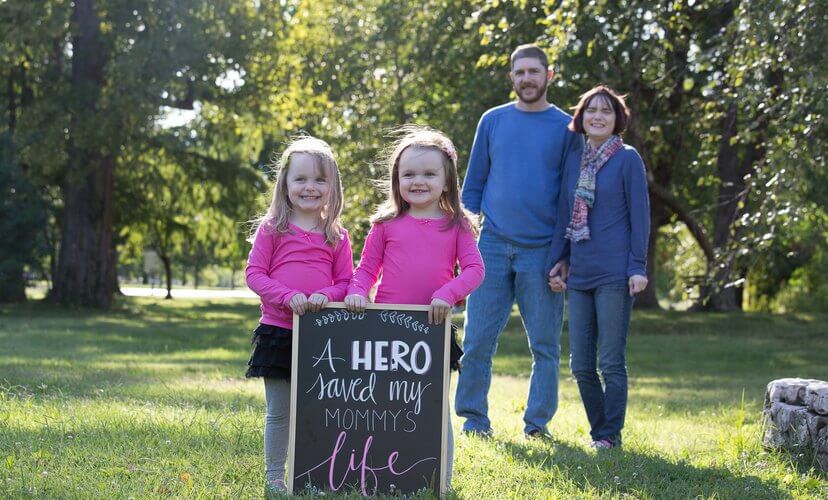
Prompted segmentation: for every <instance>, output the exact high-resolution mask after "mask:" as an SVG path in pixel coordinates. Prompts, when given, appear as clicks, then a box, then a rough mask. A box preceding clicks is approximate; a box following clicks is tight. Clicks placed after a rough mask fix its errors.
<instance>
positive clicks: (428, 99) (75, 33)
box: [0, 0, 828, 312]
mask: <svg viewBox="0 0 828 500" xmlns="http://www.w3.org/2000/svg"><path fill="white" fill-rule="evenodd" d="M826 16H828V4H826V3H825V2H820V1H784V0H774V1H769V0H758V1H751V2H747V1H741V2H740V1H710V2H701V1H693V0H687V1H668V2H661V1H621V2H615V1H600V0H595V1H591V2H583V1H577V0H559V1H528V0H527V1H517V2H502V1H498V0H488V1H462V0H457V1H445V0H440V1H431V0H427V1H418V2H408V1H387V0H367V1H359V2H350V1H344V2H343V1H333V0H317V1H314V2H306V1H301V0H285V1H280V2H269V1H236V0H211V1H209V2H208V1H201V0H192V1H188V2H180V1H173V0H153V1H149V0H132V1H126V0H98V1H93V0H77V1H74V2H70V1H68V0H46V1H41V2H28V1H22V0H2V1H0V26H2V30H0V117H2V121H0V189H2V193H3V202H2V206H0V210H2V213H1V214H0V221H1V222H0V240H2V244H0V277H2V279H0V300H2V301H20V300H24V299H25V287H26V283H27V281H29V280H33V279H34V280H41V281H45V282H46V283H47V286H48V299H49V300H51V301H54V302H57V303H61V304H66V305H83V306H93V307H102V308H107V307H109V306H110V305H111V304H112V301H113V297H114V295H115V294H117V292H118V278H119V277H120V278H121V280H122V281H123V280H139V279H143V280H144V281H146V280H148V279H150V278H153V277H156V278H161V279H163V280H165V281H167V282H172V280H173V279H174V280H175V281H176V283H183V284H188V285H195V286H199V285H206V284H209V285H217V284H221V285H229V286H232V285H234V284H239V283H241V282H242V281H241V273H238V272H237V271H238V270H240V269H242V267H243V262H244V258H245V256H246V253H247V249H248V247H247V244H246V243H245V242H244V236H245V227H244V225H243V222H244V221H247V220H249V219H250V218H252V217H253V216H254V214H256V212H257V211H259V210H261V209H262V208H263V207H264V201H263V200H264V197H265V193H266V192H267V190H268V189H269V187H270V184H271V183H272V182H271V180H272V174H271V173H270V172H269V165H270V160H271V159H272V157H273V154H274V152H277V151H279V150H280V149H281V148H282V147H283V145H284V143H285V142H286V141H287V140H288V138H289V137H290V136H291V135H292V134H295V133H297V132H300V131H306V132H309V133H311V134H314V135H317V136H319V137H321V138H323V139H325V140H327V141H329V142H330V143H331V144H332V145H333V146H334V149H335V151H336V152H337V154H338V157H339V163H340V165H341V166H342V170H343V180H344V185H345V191H346V203H345V215H344V220H345V224H346V226H347V227H348V228H349V229H350V230H351V232H352V234H353V239H354V242H355V243H356V245H357V248H356V250H357V251H358V250H359V248H360V246H361V241H362V238H363V236H364V234H365V232H366V230H367V218H368V215H369V213H370V212H371V211H372V210H373V207H374V206H375V204H376V203H377V202H378V201H379V199H380V193H378V192H376V191H375V190H374V188H373V187H372V184H371V183H370V181H371V180H373V179H377V178H379V177H381V176H382V174H383V172H382V170H381V168H379V167H378V166H377V165H376V163H375V162H374V160H375V158H376V155H377V153H378V151H379V150H380V148H381V147H382V145H383V144H384V143H386V137H385V133H386V132H387V130H388V128H389V127H393V126H396V125H399V124H402V123H406V122H417V123H426V124H429V125H431V126H433V127H436V128H439V129H441V130H444V131H445V132H447V133H448V134H449V135H450V136H451V137H452V138H453V139H454V141H455V142H456V143H457V145H458V149H459V151H460V154H461V161H460V164H461V167H463V168H464V166H465V160H466V158H467V154H468V150H469V148H470V145H471V141H472V139H473V136H474V129H475V125H476V123H477V120H478V119H479V117H480V115H481V113H482V112H483V111H484V110H486V109H487V108H489V107H491V106H493V105H496V104H499V103H502V102H505V101H506V100H507V99H508V98H509V97H508V96H509V92H510V87H509V83H508V79H507V75H506V72H507V71H508V60H507V57H508V54H509V53H510V51H511V50H513V49H514V47H515V46H517V45H518V44H519V43H523V42H527V41H537V42H538V43H540V44H541V45H543V46H544V47H545V48H547V49H548V51H549V53H550V55H551V56H552V60H553V61H554V65H553V67H554V69H555V70H556V76H555V79H554V80H553V81H552V82H551V85H550V90H549V95H550V99H551V100H552V101H553V102H554V103H556V104H558V105H559V106H560V107H562V108H569V107H570V106H572V105H573V104H574V103H575V102H576V101H577V97H578V95H579V94H580V93H581V92H583V91H584V90H586V89H588V88H590V87H592V86H593V85H594V84H596V83H599V82H604V83H607V84H609V85H611V86H613V87H615V88H616V89H618V90H619V91H621V92H624V93H627V94H628V95H629V97H628V99H629V102H630V104H631V107H632V109H633V111H634V116H633V120H632V124H631V127H630V129H629V131H628V132H627V134H626V137H625V139H626V142H628V143H631V144H632V145H634V146H635V147H636V148H638V150H639V151H640V152H641V154H642V156H643V158H644V160H645V163H646V165H647V168H648V174H649V177H650V197H651V205H652V222H653V224H652V234H651V237H650V242H651V245H650V249H649V265H650V267H649V269H648V273H649V277H650V283H652V284H653V286H650V287H649V288H648V291H647V292H646V293H645V294H644V296H642V297H641V299H640V300H639V301H638V305H639V306H640V307H658V306H659V300H660V303H661V306H662V307H665V306H670V305H672V304H676V303H679V302H684V304H685V305H687V304H691V303H692V304H694V305H695V307H697V308H700V309H715V310H735V309H743V308H744V309H751V310H769V311H777V312H781V311H792V310H797V311H809V310H810V311H814V310H825V309H828V283H826V280H825V279H824V276H825V275H826V274H828V243H826V234H827V233H826V212H825V201H826V199H828V197H826V185H828V182H826V181H828V172H826V169H825V168H824V167H825V145H824V142H825V139H826V137H828V134H826V124H825V111H826V109H825V108H826V105H827V104H826V103H827V102H828V100H827V99H825V95H826V83H827V82H828V75H826V68H828V65H826V60H825V59H826V55H825V50H824V47H825V46H826V43H828V32H826V30H825V29H824V26H825V20H826ZM516 196H520V194H519V193H516ZM150 250H151V251H152V252H151V253H150V252H149V251H150ZM147 255H151V256H155V257H157V260H158V262H159V264H158V266H154V267H153V266H148V269H145V267H147V266H145V265H144V263H145V260H147V259H145V256H147ZM356 255H358V252H357V253H356ZM151 274H152V275H155V274H158V276H150V275H151Z"/></svg>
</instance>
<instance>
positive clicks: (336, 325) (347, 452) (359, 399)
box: [287, 302, 451, 497]
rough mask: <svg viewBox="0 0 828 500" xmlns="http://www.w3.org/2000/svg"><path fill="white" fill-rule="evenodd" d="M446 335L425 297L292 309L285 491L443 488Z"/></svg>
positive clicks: (447, 329) (447, 322)
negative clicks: (416, 301)
mask: <svg viewBox="0 0 828 500" xmlns="http://www.w3.org/2000/svg"><path fill="white" fill-rule="evenodd" d="M450 339H451V321H450V317H449V318H446V319H445V322H444V323H441V324H438V325H429V324H428V306H412V305H399V304H369V305H368V307H367V308H366V311H365V312H364V313H351V312H349V311H347V310H346V309H345V308H344V304H343V303H341V302H334V303H330V304H329V305H328V306H327V307H326V308H325V309H323V310H321V311H319V312H316V313H312V312H307V313H305V314H304V315H303V316H301V317H300V316H298V315H296V314H294V315H293V359H292V372H291V386H290V438H289V444H288V482H287V486H288V491H289V492H294V493H299V492H303V491H308V490H309V491H319V490H323V491H324V490H330V491H354V492H360V493H361V494H362V495H365V496H373V495H375V494H396V493H413V492H416V491H420V490H423V489H425V490H431V491H433V492H434V493H435V494H436V495H440V496H441V497H442V496H443V495H444V493H445V491H446V451H447V430H448V427H447V425H448V411H449V405H448V392H449V341H450ZM438 422H439V428H435V427H436V425H437V423H438ZM438 431H439V432H438Z"/></svg>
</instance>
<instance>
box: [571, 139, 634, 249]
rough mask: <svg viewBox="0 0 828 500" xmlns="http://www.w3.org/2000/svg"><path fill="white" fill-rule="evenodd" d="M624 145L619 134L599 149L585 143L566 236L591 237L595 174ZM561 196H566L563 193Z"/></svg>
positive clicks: (583, 238) (580, 238)
mask: <svg viewBox="0 0 828 500" xmlns="http://www.w3.org/2000/svg"><path fill="white" fill-rule="evenodd" d="M623 147H624V142H623V141H621V137H620V136H617V135H612V136H610V138H609V139H607V140H606V141H604V143H603V144H601V145H600V146H598V149H595V148H592V147H591V146H590V145H589V142H587V143H586V144H584V152H583V154H582V155H581V168H580V171H581V174H580V176H579V177H578V186H577V187H576V188H575V204H574V206H573V207H572V219H571V220H570V221H569V226H567V228H566V237H567V238H568V239H569V240H571V241H574V242H578V241H583V240H588V239H589V226H588V225H587V218H588V216H589V209H590V208H592V205H593V203H595V176H596V175H597V174H598V171H599V170H601V167H603V166H604V164H605V163H606V162H607V161H608V160H609V159H610V158H612V155H614V154H615V153H617V152H618V151H619V150H620V149H621V148H623ZM561 196H566V195H565V194H563V193H562V194H561Z"/></svg>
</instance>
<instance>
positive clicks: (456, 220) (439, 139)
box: [371, 125, 477, 235]
mask: <svg viewBox="0 0 828 500" xmlns="http://www.w3.org/2000/svg"><path fill="white" fill-rule="evenodd" d="M392 135H397V136H399V138H398V139H397V140H396V141H394V143H393V144H391V146H390V147H389V148H388V150H387V151H388V153H387V154H386V157H387V158H386V160H385V163H386V164H387V167H388V178H387V179H385V180H384V181H382V185H383V186H384V188H385V189H386V190H387V192H388V199H387V200H386V201H385V203H383V204H382V205H381V206H380V207H379V208H378V209H377V211H376V212H375V213H374V215H373V216H372V217H371V223H372V224H375V223H378V222H385V221H388V220H391V219H394V218H396V217H399V216H400V215H403V214H404V213H406V212H408V210H409V209H410V208H411V206H410V205H409V204H408V202H407V201H405V200H404V199H403V197H402V194H401V193H400V172H399V171H400V156H402V154H403V151H405V150H406V149H407V148H409V147H417V148H424V149H433V150H436V151H438V152H440V153H442V155H441V156H442V159H443V168H444V169H445V174H446V188H447V189H446V191H444V192H443V194H442V195H441V196H440V209H441V210H443V211H444V212H446V213H448V214H449V216H450V218H449V221H448V223H447V224H446V226H445V227H444V229H446V230H448V229H451V228H452V227H454V226H457V225H463V226H465V227H467V228H468V229H469V230H470V231H472V233H473V234H475V235H476V234H477V218H476V217H475V216H474V214H472V213H471V212H469V211H468V210H466V209H465V208H463V204H462V202H461V201H460V180H459V176H458V175H457V149H455V147H454V144H453V143H452V142H451V139H449V138H448V137H446V135H445V134H443V133H442V132H440V131H439V130H434V129H432V128H429V127H424V126H420V125H403V126H401V127H399V128H397V129H395V130H393V131H392Z"/></svg>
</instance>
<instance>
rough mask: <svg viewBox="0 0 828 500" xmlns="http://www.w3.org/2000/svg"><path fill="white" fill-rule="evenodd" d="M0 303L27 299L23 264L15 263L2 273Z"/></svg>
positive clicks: (0, 274)
mask: <svg viewBox="0 0 828 500" xmlns="http://www.w3.org/2000/svg"><path fill="white" fill-rule="evenodd" d="M0 278H2V279H0V304H5V303H9V302H25V301H26V280H25V279H24V278H23V265H22V264H20V265H17V263H15V264H14V266H13V267H12V268H11V269H5V270H4V271H3V272H2V273H0Z"/></svg>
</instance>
